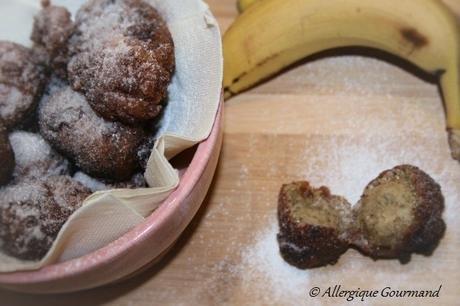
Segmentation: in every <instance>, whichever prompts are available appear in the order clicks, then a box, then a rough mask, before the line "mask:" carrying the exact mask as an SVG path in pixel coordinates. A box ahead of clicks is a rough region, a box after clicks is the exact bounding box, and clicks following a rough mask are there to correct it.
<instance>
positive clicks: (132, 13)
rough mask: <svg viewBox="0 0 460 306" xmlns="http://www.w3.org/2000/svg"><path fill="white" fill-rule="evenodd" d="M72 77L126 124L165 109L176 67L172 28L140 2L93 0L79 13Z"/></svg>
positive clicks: (101, 108)
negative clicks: (164, 103)
mask: <svg viewBox="0 0 460 306" xmlns="http://www.w3.org/2000/svg"><path fill="white" fill-rule="evenodd" d="M69 49H70V54H71V56H72V57H71V60H70V62H69V66H68V73H69V79H70V81H71V84H72V87H73V88H74V89H75V90H78V91H81V92H83V93H84V94H85V96H86V97H87V99H88V102H89V103H90V104H91V106H92V107H93V108H94V110H95V111H97V112H98V113H99V114H100V115H102V116H103V117H105V118H107V119H109V120H118V121H122V122H124V123H127V124H135V123H139V122H145V121H148V120H151V119H153V118H155V117H156V116H157V115H158V114H159V113H160V111H161V105H160V104H161V102H162V100H163V99H164V98H165V97H166V95H167V86H168V85H169V83H170V81H171V78H172V74H173V71H174V45H173V41H172V38H171V35H170V33H169V30H168V28H167V26H166V24H165V22H164V21H163V19H162V18H161V16H160V15H159V14H158V13H157V11H156V10H155V9H154V8H153V7H152V6H150V5H149V4H147V3H145V2H143V1H142V0H114V1H111V0H93V1H89V2H88V3H87V4H86V5H84V6H83V7H82V8H81V9H80V10H79V11H78V13H77V16H76V32H75V34H74V35H73V36H72V38H71V39H70V46H69Z"/></svg>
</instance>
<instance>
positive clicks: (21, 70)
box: [0, 41, 46, 129]
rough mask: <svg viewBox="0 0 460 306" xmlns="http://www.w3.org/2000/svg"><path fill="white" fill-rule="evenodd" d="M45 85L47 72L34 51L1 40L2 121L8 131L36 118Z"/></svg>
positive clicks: (0, 102)
mask: <svg viewBox="0 0 460 306" xmlns="http://www.w3.org/2000/svg"><path fill="white" fill-rule="evenodd" d="M45 82H46V75H45V72H44V69H43V67H42V66H41V65H39V64H38V63H37V62H36V60H35V59H34V54H33V52H32V50H30V49H28V48H26V47H23V46H21V45H18V44H15V43H12V42H7V41H0V120H1V121H3V124H4V125H5V126H6V128H7V129H12V128H13V127H17V126H19V125H20V124H24V123H25V122H26V121H27V119H28V118H29V117H32V116H33V115H34V111H35V107H36V105H37V101H38V99H39V98H40V95H41V93H42V90H43V87H44V85H45Z"/></svg>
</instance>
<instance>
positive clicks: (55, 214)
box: [0, 176, 91, 260]
mask: <svg viewBox="0 0 460 306" xmlns="http://www.w3.org/2000/svg"><path fill="white" fill-rule="evenodd" d="M90 194H91V191H90V190H89V189H87V188H86V187H84V186H83V185H81V184H80V183H78V182H76V181H74V180H72V178H70V177H68V176H54V177H49V178H48V179H46V180H44V181H33V182H32V181H29V182H22V183H19V184H17V185H10V186H8V187H5V188H3V189H0V198H1V199H2V201H0V249H1V250H2V251H3V252H4V253H6V254H8V255H10V256H14V257H16V258H19V259H23V260H39V259H41V258H42V257H43V256H44V255H45V254H46V252H48V250H49V249H50V248H51V246H52V244H53V241H54V240H55V239H56V236H57V234H58V233H59V230H60V229H61V227H62V226H63V225H64V223H65V222H66V221H67V219H68V218H69V217H70V215H71V214H72V213H73V212H74V211H76V210H77V209H78V208H79V207H80V206H81V204H82V203H83V201H84V200H85V198H86V197H87V196H89V195H90Z"/></svg>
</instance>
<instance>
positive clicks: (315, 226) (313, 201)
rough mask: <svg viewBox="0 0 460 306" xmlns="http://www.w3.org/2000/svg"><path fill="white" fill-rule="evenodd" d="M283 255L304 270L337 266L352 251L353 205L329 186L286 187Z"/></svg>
mask: <svg viewBox="0 0 460 306" xmlns="http://www.w3.org/2000/svg"><path fill="white" fill-rule="evenodd" d="M278 220H279V227H280V231H279V234H278V243H279V247H280V253H281V255H282V257H283V258H284V260H286V261H287V262H288V263H289V264H291V265H293V266H296V267H298V268H301V269H306V268H315V267H319V266H324V265H327V264H334V263H336V262H337V260H338V259H339V257H340V255H342V254H343V253H344V252H345V251H346V250H347V249H348V245H349V244H348V240H347V239H348V236H347V234H348V232H347V231H348V228H349V226H350V223H351V222H352V213H351V206H350V204H349V203H348V202H347V200H345V199H344V198H342V197H339V196H335V195H331V193H330V191H329V189H328V188H327V187H320V188H318V189H316V188H313V187H311V186H310V184H309V183H308V182H305V181H304V182H295V183H291V184H286V185H283V186H282V188H281V191H280V194H279V199H278Z"/></svg>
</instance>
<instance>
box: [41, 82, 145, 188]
mask: <svg viewBox="0 0 460 306" xmlns="http://www.w3.org/2000/svg"><path fill="white" fill-rule="evenodd" d="M56 84H57V85H56ZM60 86H62V85H60V84H58V83H52V84H51V88H50V89H49V95H47V96H45V97H44V98H43V99H42V101H41V102H40V107H39V125H40V130H41V133H42V135H43V137H44V138H45V139H46V140H48V141H49V142H50V143H51V144H52V146H53V147H54V148H55V149H57V150H58V151H59V152H61V153H62V154H63V155H64V156H66V157H68V158H69V159H70V160H71V161H73V162H74V163H75V164H76V165H77V166H78V167H79V168H81V169H82V170H83V171H84V172H85V173H88V174H89V175H91V176H94V177H97V178H105V179H108V180H111V181H123V180H126V179H129V178H130V177H131V176H132V175H133V174H134V173H136V171H137V170H138V168H139V164H138V161H137V158H136V152H137V148H138V147H139V145H140V144H141V143H142V142H143V141H144V138H145V132H144V130H143V129H142V128H137V127H128V126H125V125H122V124H120V123H116V122H109V121H106V120H104V119H102V118H100V117H99V116H98V115H97V114H96V113H95V112H94V111H93V110H92V109H91V107H90V106H89V104H88V103H87V101H86V99H85V97H84V96H83V95H82V94H80V93H78V92H75V91H73V90H72V88H70V87H69V86H63V87H60Z"/></svg>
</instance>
